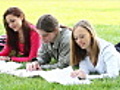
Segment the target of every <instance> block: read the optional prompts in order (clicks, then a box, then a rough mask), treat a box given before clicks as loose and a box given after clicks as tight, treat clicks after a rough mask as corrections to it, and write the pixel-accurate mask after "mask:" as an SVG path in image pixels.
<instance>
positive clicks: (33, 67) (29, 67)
mask: <svg viewBox="0 0 120 90" xmlns="http://www.w3.org/2000/svg"><path fill="white" fill-rule="evenodd" d="M26 70H28V71H34V70H42V69H41V67H40V65H39V63H38V62H37V61H35V62H32V63H27V64H26Z"/></svg>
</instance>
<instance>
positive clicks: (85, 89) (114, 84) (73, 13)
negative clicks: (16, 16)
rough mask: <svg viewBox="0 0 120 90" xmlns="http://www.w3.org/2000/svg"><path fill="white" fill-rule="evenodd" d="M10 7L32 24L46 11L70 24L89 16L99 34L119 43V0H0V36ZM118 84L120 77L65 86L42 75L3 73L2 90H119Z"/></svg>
mask: <svg viewBox="0 0 120 90" xmlns="http://www.w3.org/2000/svg"><path fill="white" fill-rule="evenodd" d="M11 6H18V7H19V8H21V9H22V10H23V12H24V13H25V15H26V18H27V20H28V21H30V22H31V23H33V24H36V22H37V19H38V18H39V17H40V16H41V15H43V14H46V13H49V14H52V15H54V16H55V17H56V18H57V19H58V20H59V22H60V23H61V24H64V25H66V26H69V27H73V25H74V24H75V23H76V22H78V21H79V20H80V19H88V20H89V21H90V22H91V23H93V25H94V26H95V29H96V32H97V34H98V36H99V37H102V38H104V39H105V40H108V41H110V42H112V43H114V44H115V43H117V42H120V0H0V8H1V10H0V35H2V34H5V30H4V27H3V22H2V15H3V13H4V11H5V10H6V9H7V8H9V7H11ZM119 83H120V77H118V78H116V79H97V80H94V81H93V83H92V84H90V85H69V86H63V85H60V84H56V83H48V82H47V81H45V80H43V79H42V78H40V77H36V78H19V77H15V76H11V75H6V74H0V90H119V88H120V84H119Z"/></svg>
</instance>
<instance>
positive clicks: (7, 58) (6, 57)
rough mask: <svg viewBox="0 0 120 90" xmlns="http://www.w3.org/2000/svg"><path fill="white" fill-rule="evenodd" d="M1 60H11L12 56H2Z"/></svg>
mask: <svg viewBox="0 0 120 90" xmlns="http://www.w3.org/2000/svg"><path fill="white" fill-rule="evenodd" d="M0 60H3V61H10V57H9V56H0Z"/></svg>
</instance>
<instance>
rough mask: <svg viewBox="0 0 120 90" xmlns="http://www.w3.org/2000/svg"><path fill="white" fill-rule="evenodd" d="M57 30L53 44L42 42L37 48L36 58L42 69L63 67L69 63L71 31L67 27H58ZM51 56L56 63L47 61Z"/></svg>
mask: <svg viewBox="0 0 120 90" xmlns="http://www.w3.org/2000/svg"><path fill="white" fill-rule="evenodd" d="M59 30H60V33H59V34H58V36H57V37H56V39H55V41H54V43H53V45H51V43H43V44H42V47H41V48H40V49H39V50H38V57H37V60H38V61H39V63H40V65H41V68H42V69H54V68H64V67H67V66H68V65H69V61H70V57H69V56H70V54H69V52H70V37H71V31H70V30H69V29H67V28H60V29H59ZM52 58H54V59H55V60H56V63H54V64H50V63H49V62H50V61H51V59H52Z"/></svg>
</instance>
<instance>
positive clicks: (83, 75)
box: [71, 70, 86, 79]
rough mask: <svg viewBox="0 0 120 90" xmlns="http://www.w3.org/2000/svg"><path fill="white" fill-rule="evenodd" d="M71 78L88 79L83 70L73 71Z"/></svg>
mask: <svg viewBox="0 0 120 90" xmlns="http://www.w3.org/2000/svg"><path fill="white" fill-rule="evenodd" d="M71 77H73V78H74V77H79V78H82V79H83V78H86V74H85V72H83V71H82V70H76V71H73V72H72V73H71Z"/></svg>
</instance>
